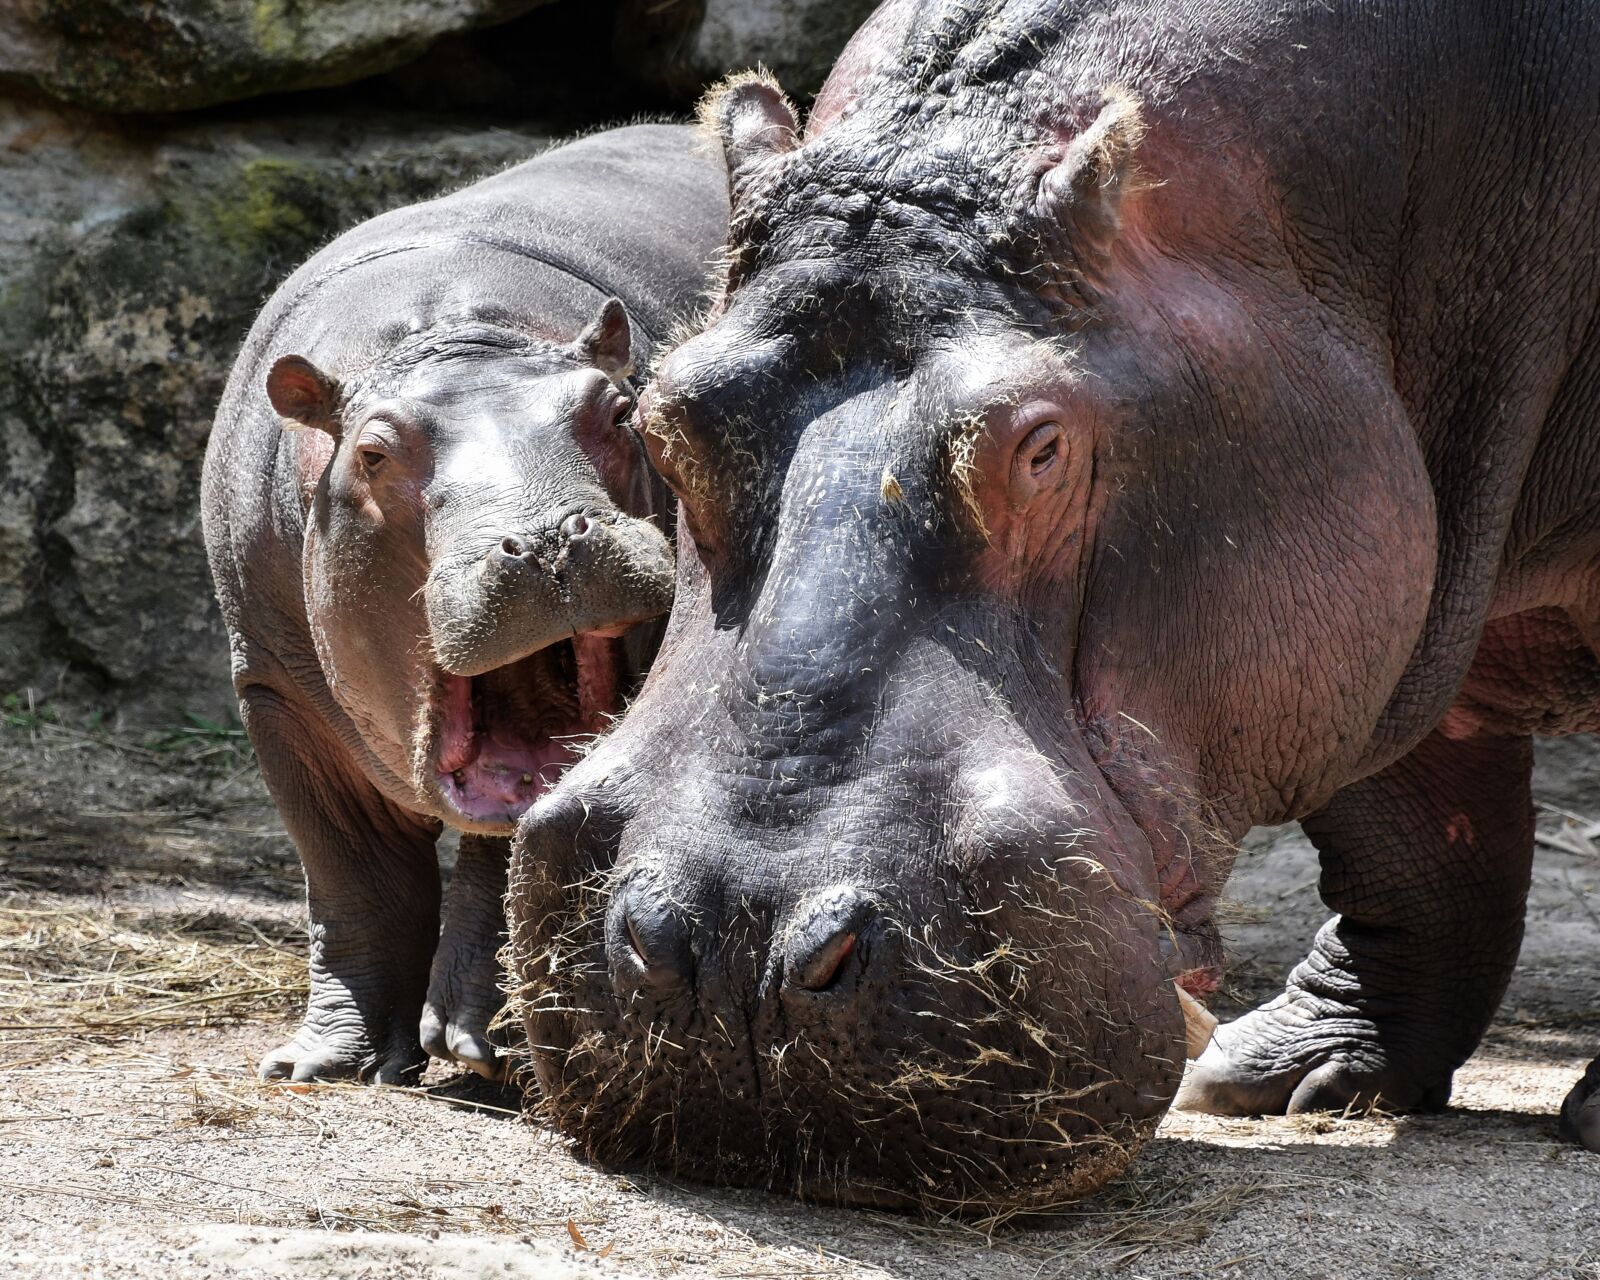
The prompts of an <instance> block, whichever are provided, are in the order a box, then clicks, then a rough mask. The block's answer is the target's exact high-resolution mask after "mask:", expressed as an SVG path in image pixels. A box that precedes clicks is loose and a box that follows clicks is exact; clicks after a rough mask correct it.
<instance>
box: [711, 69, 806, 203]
mask: <svg viewBox="0 0 1600 1280" xmlns="http://www.w3.org/2000/svg"><path fill="white" fill-rule="evenodd" d="M700 119H701V121H702V122H703V123H704V124H705V125H706V126H707V127H709V128H710V129H711V130H712V131H713V132H715V133H716V135H717V137H719V138H721V139H722V151H723V155H724V157H725V158H726V160H727V162H728V185H729V187H730V188H731V189H732V190H733V192H734V194H735V196H737V194H738V188H739V171H740V170H741V169H745V168H746V166H749V165H753V164H759V163H760V162H761V161H763V160H769V159H771V158H772V157H773V156H780V155H783V154H784V153H785V152H788V151H793V150H794V149H795V148H796V147H798V146H799V145H800V121H799V118H798V117H797V116H796V115H795V110H794V107H792V106H791V105H790V104H789V99H788V98H786V97H784V94H783V90H782V89H780V88H779V87H778V82H777V81H776V80H774V79H773V78H772V77H771V76H770V75H768V74H767V73H766V72H764V71H745V72H741V73H740V74H739V75H736V76H733V77H731V78H730V79H727V80H724V81H723V82H722V83H721V84H720V85H718V86H717V87H716V88H715V89H713V90H712V91H711V92H710V93H709V94H708V95H707V96H706V98H705V100H704V101H703V102H702V103H701V104H700Z"/></svg>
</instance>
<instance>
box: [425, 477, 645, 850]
mask: <svg viewBox="0 0 1600 1280" xmlns="http://www.w3.org/2000/svg"><path fill="white" fill-rule="evenodd" d="M673 578H674V559H673V552H672V546H671V544H670V543H669V542H668V541H667V539H666V537H665V536H664V535H663V534H662V533H661V531H660V530H659V529H658V528H657V527H656V526H655V525H653V524H651V523H650V522H649V521H647V520H643V519H638V518H635V517H632V516H628V515H625V514H622V513H621V512H617V511H614V510H613V511H604V512H602V511H597V510H595V509H593V507H592V505H591V507H590V509H588V510H577V511H573V512H570V513H567V514H565V515H563V516H561V517H560V518H559V519H558V520H556V521H554V522H553V523H552V526H551V527H549V528H546V529H543V530H541V531H539V532H536V533H524V532H509V533H505V534H503V535H502V536H501V537H500V539H499V540H498V541H495V542H493V543H492V544H491V545H490V546H489V548H488V550H487V551H486V552H484V553H483V554H481V555H477V556H470V557H455V558H452V559H448V560H445V561H442V562H441V563H440V564H438V565H437V566H435V568H434V570H433V571H432V572H431V573H430V574H429V576H428V582H427V587H426V589H425V592H424V599H425V603H426V606H427V616H428V623H429V631H430V634H431V636H432V638H433V651H434V656H435V660H436V662H437V672H436V675H435V679H434V687H433V689H432V690H431V692H430V695H429V696H428V697H427V698H426V699H425V701H424V710H423V719H422V724H421V726H420V730H419V734H418V738H417V744H418V745H417V754H416V762H415V766H414V768H415V773H416V776H417V781H418V785H419V786H422V787H425V788H428V789H430V790H433V791H435V792H436V793H437V795H438V797H439V798H440V799H441V800H443V801H444V802H446V803H448V805H449V806H450V807H451V809H453V810H454V811H455V812H457V813H458V814H460V815H461V816H462V817H463V818H464V819H466V820H467V821H469V822H471V823H473V824H475V825H480V826H482V827H484V828H486V829H487V828H493V827H499V828H501V829H503V828H504V827H505V826H506V825H509V824H510V823H512V822H514V821H515V820H516V818H517V817H518V815H520V814H521V813H522V812H523V811H524V810H525V809H526V808H527V807H528V805H529V804H531V803H532V802H533V801H534V800H535V799H536V798H537V797H538V796H539V795H540V794H542V793H543V791H544V789H545V788H546V787H548V786H549V785H550V784H551V783H552V782H553V781H554V780H555V778H556V777H558V776H559V775H560V773H561V771H562V770H563V769H564V768H565V767H566V766H567V765H568V764H570V763H571V761H572V759H573V756H574V753H575V751H576V749H577V748H578V747H579V746H581V744H582V742H583V741H585V740H586V739H588V738H590V737H592V736H594V735H596V734H598V733H600V732H602V731H603V730H604V729H605V728H606V726H607V724H608V723H609V720H610V718H611V717H612V716H614V715H616V714H617V713H618V712H619V711H620V710H621V704H622V699H623V697H624V696H625V695H626V693H627V691H628V689H629V688H630V687H631V686H632V685H633V683H634V682H635V681H636V680H637V679H638V677H639V675H640V674H641V673H642V671H643V669H644V667H645V665H646V663H647V661H648V658H649V650H650V648H651V647H652V646H653V643H654V640H655V638H656V633H657V631H658V629H657V628H649V627H643V628H642V627H640V626H639V624H641V623H644V622H648V621H649V620H650V619H652V618H655V617H657V616H659V615H661V614H663V613H665V612H666V610H667V609H668V608H669V607H670V605H671V602H672V589H673Z"/></svg>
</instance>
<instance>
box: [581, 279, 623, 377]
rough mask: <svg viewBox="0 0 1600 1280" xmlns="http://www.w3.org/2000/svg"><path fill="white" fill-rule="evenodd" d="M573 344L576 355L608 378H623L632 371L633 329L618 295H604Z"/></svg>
mask: <svg viewBox="0 0 1600 1280" xmlns="http://www.w3.org/2000/svg"><path fill="white" fill-rule="evenodd" d="M576 345H577V348H578V355H579V356H581V357H582V358H583V359H584V360H587V361H588V362H589V363H590V364H592V365H594V367H595V368H597V369H599V370H600V372H601V373H603V374H605V375H606V377H608V378H626V377H627V376H628V374H630V373H631V372H633V329H632V326H630V325H629V324H628V312H627V309H626V308H625V307H624V306H623V305H622V301H621V299H619V298H607V299H606V301H605V305H604V306H602V307H601V308H600V314H599V315H597V316H596V317H595V318H594V319H593V321H591V322H590V324H589V327H588V328H587V329H585V330H584V331H583V332H582V333H580V334H579V335H578V341H577V344H576Z"/></svg>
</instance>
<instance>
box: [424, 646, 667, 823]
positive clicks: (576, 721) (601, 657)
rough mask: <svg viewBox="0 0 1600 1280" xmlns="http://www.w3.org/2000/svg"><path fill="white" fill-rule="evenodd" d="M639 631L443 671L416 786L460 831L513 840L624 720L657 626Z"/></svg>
mask: <svg viewBox="0 0 1600 1280" xmlns="http://www.w3.org/2000/svg"><path fill="white" fill-rule="evenodd" d="M633 630H634V631H635V632H638V633H641V634H630V633H629V631H628V629H627V628H623V627H617V628H611V629H605V630H600V631H594V632H586V633H583V634H580V635H574V636H571V637H569V638H567V639H564V640H557V641H556V642H555V643H553V644H550V645H546V646H545V647H543V648H541V649H536V650H535V651H533V652H532V653H529V654H526V655H524V656H522V657H520V658H516V659H514V660H513V661H511V662H508V663H506V664H504V665H502V666H499V667H492V668H490V669H489V670H487V671H481V672H478V673H476V674H472V675H461V674H456V673H453V672H451V671H448V670H446V669H444V668H443V667H438V666H435V667H434V668H433V677H432V684H431V686H430V688H429V689H428V690H427V691H426V694H425V696H424V697H423V700H422V705H421V709H420V713H419V725H418V732H417V735H416V749H415V756H414V761H413V775H414V776H413V785H414V786H415V787H416V788H417V790H418V791H419V792H420V793H421V794H423V795H424V796H426V797H427V798H428V799H429V800H430V801H431V802H432V804H433V806H435V807H436V808H437V809H439V810H440V811H441V812H442V813H444V814H446V815H448V820H449V822H450V824H451V825H452V826H455V827H457V828H459V829H461V830H464V831H473V832H477V833H479V834H485V835H506V834H509V833H510V831H511V830H512V828H513V827H514V826H515V824H516V821H517V819H518V818H520V817H521V816H522V815H523V814H524V813H525V812H527V810H528V809H529V807H531V806H532V805H533V804H534V802H535V801H537V800H538V799H539V797H540V796H542V795H544V793H545V792H546V791H547V790H548V789H549V788H550V787H551V786H552V785H553V784H554V783H555V781H556V779H558V778H559V777H560V776H561V774H562V773H563V772H564V771H565V770H566V769H567V768H568V767H569V766H571V765H572V764H573V762H574V761H576V760H578V759H579V758H580V757H581V755H582V754H583V751H584V750H585V748H586V746H587V744H588V743H589V742H590V741H592V740H593V739H594V738H595V737H597V736H598V735H599V734H601V733H603V732H604V731H605V729H606V728H607V727H608V726H609V724H610V722H611V721H612V719H613V718H614V717H616V716H617V715H620V714H621V711H622V706H623V701H624V699H625V698H626V696H627V694H628V693H629V691H630V690H631V689H632V688H633V686H634V685H635V683H636V682H637V680H638V678H639V676H640V674H641V672H642V670H643V667H644V665H645V663H646V661H647V655H648V650H649V649H650V648H652V647H653V640H654V633H655V631H656V630H657V628H654V627H650V626H644V627H638V628H634V629H633Z"/></svg>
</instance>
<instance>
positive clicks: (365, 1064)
mask: <svg viewBox="0 0 1600 1280" xmlns="http://www.w3.org/2000/svg"><path fill="white" fill-rule="evenodd" d="M372 1045H373V1041H372V1039H370V1038H369V1037H368V1036H366V1035H365V1034H363V1033H360V1032H354V1033H352V1032H349V1031H333V1032H324V1031H321V1030H319V1029H318V1028H317V1027H316V1026H315V1025H314V1024H313V1023H312V1022H311V1021H309V1020H308V1021H307V1022H306V1024H305V1025H304V1026H302V1027H301V1028H300V1030H299V1031H298V1032H297V1033H296V1035H295V1037H294V1039H293V1040H291V1041H289V1042H288V1043H287V1044H283V1045H279V1046H278V1047H277V1048H276V1049H274V1050H273V1051H272V1052H271V1053H269V1054H267V1056H266V1057H264V1058H263V1059H262V1060H261V1066H260V1067H259V1069H258V1070H259V1073H260V1076H261V1078H262V1079H263V1080H269V1081H270V1080H287V1081H290V1082H293V1083H296V1084H299V1083H304V1082H309V1081H324V1082H326V1081H335V1080H357V1081H360V1082H362V1083H364V1084H399V1085H409V1084H415V1083H417V1081H418V1080H420V1079H421V1078H422V1071H423V1068H424V1067H425V1066H426V1065H427V1061H428V1060H427V1058H426V1057H425V1056H424V1055H423V1053H422V1048H421V1046H420V1045H419V1044H418V1043H417V1042H416V1039H415V1037H414V1036H413V1035H412V1034H410V1028H409V1027H408V1028H406V1033H405V1034H399V1033H398V1032H397V1033H395V1034H392V1035H390V1036H389V1037H388V1041H387V1043H386V1044H385V1047H384V1049H383V1050H382V1052H377V1051H375V1050H374V1049H373V1047H372Z"/></svg>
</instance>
